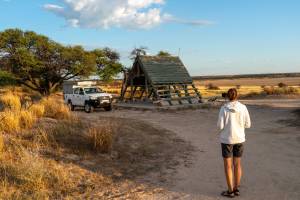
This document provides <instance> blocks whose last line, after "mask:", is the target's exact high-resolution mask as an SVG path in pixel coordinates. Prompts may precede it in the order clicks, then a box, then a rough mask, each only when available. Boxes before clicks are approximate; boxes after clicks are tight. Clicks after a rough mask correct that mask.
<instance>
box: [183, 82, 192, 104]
mask: <svg viewBox="0 0 300 200" xmlns="http://www.w3.org/2000/svg"><path fill="white" fill-rule="evenodd" d="M183 88H184V92H185V96H186V97H189V96H190V94H189V92H188V90H187V86H186V85H183ZM188 101H189V103H190V104H192V100H191V99H188Z"/></svg>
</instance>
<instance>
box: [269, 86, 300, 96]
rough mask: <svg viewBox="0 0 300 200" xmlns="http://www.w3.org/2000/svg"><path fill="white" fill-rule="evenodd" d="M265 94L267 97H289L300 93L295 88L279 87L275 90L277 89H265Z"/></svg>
mask: <svg viewBox="0 0 300 200" xmlns="http://www.w3.org/2000/svg"><path fill="white" fill-rule="evenodd" d="M264 92H265V93H266V94H267V95H282V94H285V95H288V94H298V93H299V91H298V89H297V88H294V87H281V88H280V87H279V88H275V87H265V88H264Z"/></svg>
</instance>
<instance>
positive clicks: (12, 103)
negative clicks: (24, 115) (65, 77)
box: [0, 92, 21, 111]
mask: <svg viewBox="0 0 300 200" xmlns="http://www.w3.org/2000/svg"><path fill="white" fill-rule="evenodd" d="M0 103H1V104H2V106H4V108H6V109H9V110H13V111H19V110H21V100H20V97H19V96H17V95H15V94H14V93H12V92H6V93H5V94H3V95H1V96H0Z"/></svg>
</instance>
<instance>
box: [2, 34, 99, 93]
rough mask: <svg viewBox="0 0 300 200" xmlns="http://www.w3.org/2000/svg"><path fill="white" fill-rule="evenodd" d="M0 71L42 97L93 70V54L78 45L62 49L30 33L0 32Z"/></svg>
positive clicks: (94, 67)
mask: <svg viewBox="0 0 300 200" xmlns="http://www.w3.org/2000/svg"><path fill="white" fill-rule="evenodd" d="M0 70H2V71H3V73H6V75H7V74H12V75H13V76H12V77H14V80H15V81H16V82H17V83H19V84H23V85H25V86H27V87H29V88H31V89H32V90H35V91H38V92H40V93H41V94H43V95H49V94H51V93H52V92H53V91H55V90H57V88H58V87H59V86H60V85H61V84H62V83H63V81H65V80H69V79H71V78H74V77H78V76H88V75H90V74H91V73H92V72H94V71H95V70H96V62H95V55H94V54H92V53H90V52H86V51H85V50H84V49H83V48H82V47H81V46H74V47H71V46H67V47H64V46H62V45H60V44H58V43H56V42H54V41H52V40H50V39H49V38H47V37H46V36H43V35H39V34H36V33H35V32H32V31H25V32H24V31H22V30H19V29H7V30H5V31H3V32H0Z"/></svg>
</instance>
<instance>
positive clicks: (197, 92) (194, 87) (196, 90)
mask: <svg viewBox="0 0 300 200" xmlns="http://www.w3.org/2000/svg"><path fill="white" fill-rule="evenodd" d="M192 87H193V89H194V90H195V92H196V94H197V96H198V97H199V100H201V99H202V96H201V94H200V92H199V91H198V89H197V88H196V86H195V85H194V84H192Z"/></svg>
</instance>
